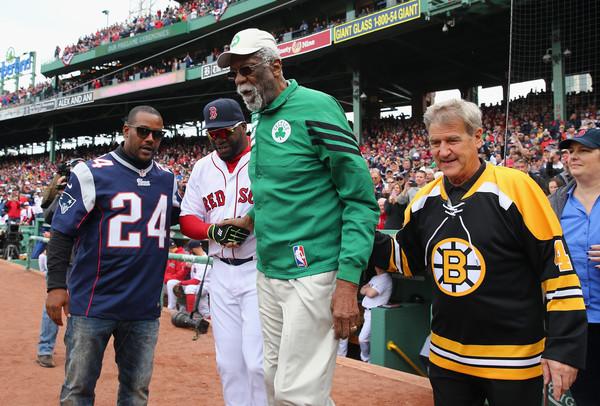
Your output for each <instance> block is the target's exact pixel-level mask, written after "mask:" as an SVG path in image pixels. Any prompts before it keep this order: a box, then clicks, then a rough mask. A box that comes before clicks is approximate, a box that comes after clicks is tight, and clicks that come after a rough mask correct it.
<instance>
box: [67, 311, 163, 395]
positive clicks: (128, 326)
mask: <svg viewBox="0 0 600 406" xmlns="http://www.w3.org/2000/svg"><path fill="white" fill-rule="evenodd" d="M158 325H159V321H158V319H156V320H141V321H119V320H104V319H96V318H92V317H84V316H73V315H72V316H71V317H69V319H68V321H67V330H66V332H65V345H66V347H67V359H66V362H65V382H64V384H63V387H62V390H61V393H60V404H61V405H62V406H91V405H93V404H94V400H95V393H94V391H95V388H96V381H97V380H98V377H99V376H100V371H101V369H102V359H103V357H104V350H105V349H106V345H107V344H108V340H109V339H110V337H111V336H113V337H114V343H113V344H114V347H115V361H116V362H117V366H118V368H119V393H118V397H117V405H118V406H145V405H147V404H148V386H149V385H150V379H151V377H152V366H153V361H154V347H155V346H156V341H157V339H158Z"/></svg>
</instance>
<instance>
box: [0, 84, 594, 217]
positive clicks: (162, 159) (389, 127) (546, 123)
mask: <svg viewBox="0 0 600 406" xmlns="http://www.w3.org/2000/svg"><path fill="white" fill-rule="evenodd" d="M590 99H592V97H590V95H589V94H577V95H572V96H570V97H569V99H568V101H569V111H573V113H572V114H571V115H570V116H569V119H568V120H565V121H560V122H557V121H555V120H553V119H552V118H551V113H552V107H551V106H552V102H551V94H550V93H544V92H542V93H534V92H532V93H530V94H528V95H527V96H526V97H523V98H520V99H516V100H513V101H512V102H511V108H510V118H509V125H508V126H509V128H508V130H509V134H510V139H509V145H508V148H507V149H506V155H505V154H504V149H505V148H504V139H503V138H504V137H503V134H504V126H505V108H506V107H505V105H503V104H499V105H495V106H483V107H482V110H483V123H484V127H485V128H484V135H483V138H484V145H483V147H482V149H481V151H480V152H481V157H482V159H484V160H486V161H488V162H490V163H492V164H494V165H506V166H508V167H515V168H517V169H520V170H523V171H525V172H528V173H529V174H530V175H531V176H532V178H534V179H535V180H536V182H538V184H539V185H540V187H542V189H543V190H544V191H545V192H546V193H550V191H552V190H554V189H555V187H556V186H560V185H562V184H563V183H564V181H565V179H564V176H565V171H564V162H565V157H564V156H563V155H562V154H561V153H560V151H558V142H559V141H560V140H563V139H567V138H571V137H573V136H574V135H575V134H577V133H579V132H582V131H585V129H587V128H592V127H594V126H598V127H600V111H599V110H598V107H597V106H596V105H594V104H590V103H588V102H587V100H590ZM115 147H116V146H115V145H114V144H113V145H108V144H107V145H97V146H83V147H79V148H77V149H74V150H61V151H59V155H58V159H57V162H58V163H60V162H67V161H69V160H70V159H73V158H75V157H77V158H84V159H89V158H92V157H95V156H99V155H101V154H103V153H106V152H108V151H110V150H112V149H114V148H115ZM209 152H210V146H209V144H208V142H207V139H206V138H205V137H200V138H198V137H182V136H174V137H167V138H165V139H164V141H163V143H162V145H161V149H160V153H159V155H158V161H159V163H160V164H162V165H164V166H166V167H169V168H170V169H171V170H173V172H174V173H175V174H176V175H177V178H178V181H180V182H182V183H183V184H184V185H185V182H186V181H187V178H188V177H189V174H190V172H191V169H192V168H193V165H194V163H195V162H196V161H197V160H198V159H200V158H202V157H203V156H205V155H206V154H208V153H209ZM361 152H362V154H363V157H364V158H365V159H366V160H367V163H368V166H369V168H371V169H372V171H371V175H372V176H371V177H372V179H373V182H374V188H375V193H376V195H377V198H378V199H379V200H380V208H381V213H382V217H381V219H380V228H384V227H385V228H391V229H398V228H400V226H401V216H402V213H403V207H405V206H406V204H407V203H408V200H409V199H410V197H412V196H414V194H415V193H416V191H417V190H418V188H420V187H421V186H423V185H424V184H425V183H427V182H428V181H430V180H432V179H433V178H434V177H435V176H439V175H437V174H436V172H437V171H436V168H435V164H434V163H433V160H432V157H431V154H430V150H429V144H428V141H427V132H426V130H425V127H424V125H423V124H422V123H421V122H417V121H416V120H413V119H407V118H405V117H403V116H400V117H388V118H381V119H376V120H374V121H372V122H371V123H368V125H367V126H366V128H365V130H364V133H363V143H362V145H361ZM55 172H56V165H54V164H51V163H50V161H49V160H48V158H47V156H46V155H37V156H36V155H30V156H4V157H2V159H1V161H0V194H1V198H0V213H3V210H2V209H3V208H4V203H5V202H7V201H9V200H10V199H11V197H12V196H13V195H14V194H15V192H19V193H20V194H21V196H24V197H21V199H22V200H23V201H25V200H27V201H28V202H29V204H30V205H31V206H32V207H35V199H36V196H39V194H40V193H41V191H42V190H43V188H44V187H45V186H46V185H47V184H48V183H49V182H50V180H51V179H52V176H53V175H54V173H55ZM561 174H562V175H561ZM549 186H550V188H549Z"/></svg>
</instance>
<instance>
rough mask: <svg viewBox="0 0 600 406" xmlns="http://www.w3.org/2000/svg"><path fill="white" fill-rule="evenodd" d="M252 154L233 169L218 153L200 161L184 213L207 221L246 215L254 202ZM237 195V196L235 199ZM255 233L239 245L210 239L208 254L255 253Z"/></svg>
mask: <svg viewBox="0 0 600 406" xmlns="http://www.w3.org/2000/svg"><path fill="white" fill-rule="evenodd" d="M249 161H250V153H247V154H245V155H244V156H242V157H241V158H240V160H239V162H238V163H237V165H236V167H235V169H234V170H233V172H231V173H230V172H229V170H228V169H227V164H226V163H225V162H224V161H223V160H222V159H221V158H219V156H218V155H217V153H216V152H213V153H211V154H210V155H208V156H205V157H204V158H202V159H201V160H199V161H198V162H197V163H196V164H195V165H194V169H193V170H192V174H191V176H190V180H189V181H188V187H187V189H186V192H185V196H184V200H183V202H182V205H181V215H182V216H185V215H190V214H191V215H194V216H197V217H199V218H200V219H201V220H202V221H204V222H206V223H212V224H215V223H219V222H221V221H223V220H225V219H228V218H236V217H243V216H244V215H245V214H246V213H247V212H248V211H250V209H251V208H252V205H253V204H254V199H253V197H252V191H251V189H250V178H249V176H248V162H249ZM234 196H235V198H234ZM255 250H256V239H255V237H254V234H250V237H248V239H247V240H246V241H245V242H244V243H243V244H242V245H241V246H240V247H238V248H233V249H232V248H224V247H222V246H221V245H219V244H217V243H216V242H214V241H212V240H209V247H208V255H210V256H213V255H214V256H217V257H221V258H249V257H253V256H255Z"/></svg>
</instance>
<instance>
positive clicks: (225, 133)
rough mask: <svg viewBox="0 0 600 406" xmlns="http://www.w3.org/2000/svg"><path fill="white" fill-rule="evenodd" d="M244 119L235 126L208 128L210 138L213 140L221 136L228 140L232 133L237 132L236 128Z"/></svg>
mask: <svg viewBox="0 0 600 406" xmlns="http://www.w3.org/2000/svg"><path fill="white" fill-rule="evenodd" d="M241 124H243V121H240V122H239V123H237V124H236V125H234V126H233V127H225V128H215V129H214V130H207V133H208V138H210V139H211V140H216V139H217V138H221V139H223V140H226V139H227V138H228V137H229V136H230V135H231V134H233V133H234V132H235V129H236V128H238V127H239V126H240V125H241Z"/></svg>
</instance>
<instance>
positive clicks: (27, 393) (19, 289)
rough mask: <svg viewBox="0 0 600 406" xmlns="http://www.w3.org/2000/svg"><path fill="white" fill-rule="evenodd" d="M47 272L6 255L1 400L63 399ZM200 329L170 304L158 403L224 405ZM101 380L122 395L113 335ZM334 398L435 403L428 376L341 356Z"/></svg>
mask: <svg viewBox="0 0 600 406" xmlns="http://www.w3.org/2000/svg"><path fill="white" fill-rule="evenodd" d="M44 298H45V289H44V279H43V277H42V276H41V274H39V273H38V272H28V271H25V270H24V268H22V267H20V266H16V265H13V264H9V263H7V262H4V261H0V309H2V317H1V319H0V320H1V323H0V405H7V406H21V405H23V406H38V405H39V406H44V405H56V404H58V392H59V390H60V385H61V384H62V380H63V376H64V360H65V348H64V344H63V341H62V339H63V338H62V337H63V331H64V329H62V328H61V329H60V332H59V338H58V340H57V345H56V351H55V361H56V363H57V367H56V368H51V369H46V368H41V367H40V366H38V365H37V364H36V362H35V356H36V349H37V347H36V346H37V340H38V334H39V326H40V319H41V311H42V305H43V301H44ZM192 335H193V334H192V332H191V331H188V330H183V329H178V328H175V327H173V326H172V325H171V323H170V320H169V315H168V314H167V313H166V312H163V315H162V317H161V327H160V335H159V340H158V347H157V349H156V357H155V363H154V374H153V377H152V384H151V385H150V402H149V404H150V405H181V406H185V405H190V406H191V405H194V406H197V405H209V406H212V405H222V404H223V397H222V395H221V385H220V381H219V376H218V374H217V369H216V365H215V356H214V344H213V339H212V335H211V334H210V331H209V334H207V335H205V336H203V337H201V338H200V339H199V340H198V341H192ZM104 358H105V361H104V365H103V370H102V374H101V376H100V380H99V381H98V385H97V387H96V404H97V405H99V406H104V405H114V404H115V403H116V388H117V369H116V366H115V363H114V362H113V360H114V351H113V349H112V343H110V344H109V347H108V350H107V352H106V354H105V357H104ZM333 399H334V400H335V402H336V404H337V405H341V406H343V405H364V406H367V405H377V406H379V405H381V406H385V405H390V406H391V405H395V406H404V405H406V406H429V405H433V400H432V396H431V388H430V386H429V383H428V381H427V380H426V379H423V378H419V377H416V376H414V375H408V374H404V373H402V372H398V371H393V370H390V369H387V368H382V367H377V366H372V365H367V364H364V363H361V362H358V361H354V360H350V359H338V365H337V369H336V372H335V378H334V386H333Z"/></svg>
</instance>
